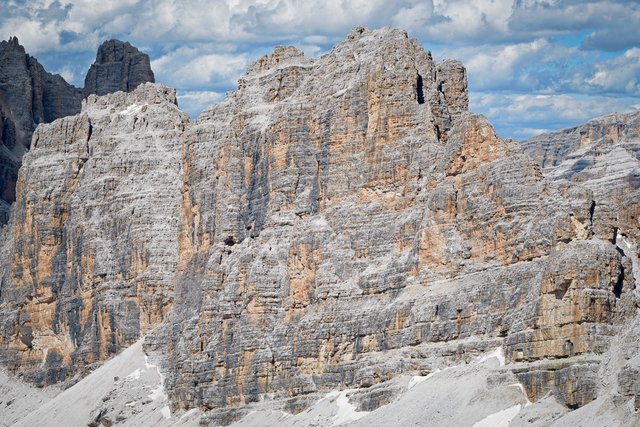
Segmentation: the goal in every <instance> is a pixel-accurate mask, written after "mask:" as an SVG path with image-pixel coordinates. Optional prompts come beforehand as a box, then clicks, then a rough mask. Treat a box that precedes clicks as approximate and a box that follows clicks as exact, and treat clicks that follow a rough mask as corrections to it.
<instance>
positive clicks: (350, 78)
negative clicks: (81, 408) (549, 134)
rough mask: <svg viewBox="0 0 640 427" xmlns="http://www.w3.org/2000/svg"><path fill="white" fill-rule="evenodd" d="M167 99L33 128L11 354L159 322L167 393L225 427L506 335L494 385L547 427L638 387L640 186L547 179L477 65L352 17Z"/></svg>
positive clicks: (13, 361)
mask: <svg viewBox="0 0 640 427" xmlns="http://www.w3.org/2000/svg"><path fill="white" fill-rule="evenodd" d="M173 101H174V98H173V94H172V93H171V91H170V90H168V89H166V88H164V87H163V86H160V85H152V84H146V85H143V86H141V87H139V88H138V89H136V90H135V91H134V92H133V93H131V94H124V93H118V94H115V95H109V96H106V97H103V98H96V97H90V98H89V99H88V100H87V102H86V103H85V105H84V107H83V111H82V113H81V114H80V115H78V116H75V117H69V118H65V119H62V120H59V121H56V122H54V123H52V124H51V125H47V126H42V127H40V128H39V129H38V131H37V132H36V135H35V136H34V144H35V147H34V149H33V150H32V151H31V152H30V153H29V154H28V155H27V156H26V157H25V166H24V167H23V169H22V170H21V171H20V177H19V183H18V192H17V200H18V201H17V207H16V209H15V214H14V216H12V219H11V223H10V224H9V226H8V227H6V228H5V229H4V233H5V241H6V242H7V243H6V244H5V245H4V246H3V247H2V248H1V249H2V252H1V253H0V256H1V257H2V258H1V259H2V262H3V264H2V265H3V276H2V282H1V284H0V292H1V293H0V316H1V317H0V325H4V326H3V328H2V330H1V331H0V332H1V335H0V357H2V363H3V364H5V365H6V366H8V367H9V368H10V369H11V370H12V371H17V372H23V374H24V375H25V377H27V378H29V379H31V380H32V381H35V382H38V383H40V384H49V383H54V382H57V381H62V380H65V379H68V378H70V377H71V376H72V375H73V374H74V373H75V372H85V371H86V370H87V369H89V368H91V367H92V364H93V363H94V362H97V361H100V360H104V359H105V358H108V357H109V356H110V355H112V354H113V353H115V352H117V351H118V350H119V349H121V348H123V347H126V346H127V345H129V344H131V343H133V342H134V341H136V340H137V339H138V337H139V336H140V335H142V334H144V333H145V332H147V331H151V330H152V329H153V331H152V332H151V334H150V335H149V336H148V338H147V339H146V343H145V346H146V347H145V348H146V350H147V351H150V352H154V353H155V354H156V356H157V357H161V358H162V364H161V369H162V371H163V373H164V374H165V375H166V377H165V383H164V384H165V388H166V390H167V393H168V395H169V398H170V400H171V405H172V410H173V411H174V412H175V411H177V412H180V411H183V410H189V409H192V408H199V409H201V410H206V411H208V413H207V415H206V417H205V419H203V421H202V422H203V423H207V422H210V423H212V424H216V425H217V424H226V423H230V422H233V421H236V420H238V419H240V418H242V417H243V416H245V415H246V414H247V413H249V411H250V410H251V409H252V408H253V407H255V406H257V405H259V403H258V402H260V401H263V400H265V399H266V400H269V401H271V402H273V405H272V409H281V410H285V411H287V412H293V413H297V412H300V411H302V410H304V409H305V408H307V407H308V406H309V405H310V404H312V403H314V402H315V401H317V400H318V399H319V398H320V397H322V396H325V395H326V393H327V392H329V391H331V390H334V389H336V388H370V389H369V390H368V391H365V392H363V393H362V394H360V397H358V399H356V400H357V402H356V400H354V402H356V403H357V405H358V407H360V408H361V409H365V410H372V409H375V408H376V407H377V406H380V405H384V404H385V403H386V402H388V400H389V399H391V398H393V396H395V394H394V393H395V391H394V390H393V388H386V387H383V386H381V385H380V384H382V383H384V382H386V381H388V380H390V379H392V378H394V377H396V376H398V375H399V374H402V373H416V372H417V373H422V374H426V373H429V372H432V371H434V370H435V369H437V368H444V367H446V366H448V365H452V364H460V363H467V362H470V361H472V360H474V359H475V358H476V357H477V356H478V355H479V354H481V353H484V352H487V351H490V350H491V349H494V348H496V347H500V346H502V347H503V349H504V356H505V359H506V363H507V364H506V366H505V367H504V369H503V372H502V373H501V374H496V375H497V376H496V377H495V378H493V379H492V380H491V381H493V384H494V385H495V384H501V386H504V387H502V389H504V390H503V391H504V392H505V393H506V389H507V388H508V387H509V384H510V383H509V382H513V381H517V382H518V383H519V384H521V385H522V390H523V391H524V392H525V393H526V396H527V398H528V399H529V400H531V401H537V400H539V399H541V398H543V397H545V396H546V395H547V394H550V395H551V396H553V399H554V402H555V404H554V405H552V410H550V411H551V412H549V413H548V414H547V415H548V417H549V419H553V417H555V416H556V415H557V414H558V413H560V414H564V413H565V412H568V411H569V410H571V409H575V408H583V407H588V406H589V405H593V403H591V402H595V403H597V404H600V403H601V402H603V401H604V400H606V399H613V397H615V399H613V403H612V405H614V407H616V408H621V409H620V410H624V411H627V409H625V408H627V406H629V407H633V405H634V404H635V403H633V401H634V399H636V397H637V381H636V380H635V378H634V375H633V373H634V372H636V369H637V366H638V363H637V361H636V358H634V355H635V354H637V351H638V340H637V339H636V338H637V336H638V333H640V332H639V330H640V328H638V319H639V316H638V314H637V311H638V301H639V300H638V289H637V288H636V283H637V280H636V278H637V277H640V268H639V267H638V261H637V260H638V258H637V255H638V253H637V246H636V243H637V242H638V241H639V239H640V236H639V235H638V231H639V227H638V225H639V224H638V222H637V221H638V219H637V218H638V211H637V209H638V206H639V202H638V201H639V200H640V197H638V193H637V192H636V189H635V188H633V185H632V184H631V183H630V181H629V180H628V179H627V178H626V175H625V174H623V173H620V174H618V173H611V171H612V169H610V168H601V169H600V171H599V172H598V174H597V177H592V178H590V179H588V180H584V181H582V182H577V181H576V180H568V179H564V178H562V179H559V178H557V177H556V175H557V174H559V175H558V176H560V175H562V174H561V173H560V172H559V171H560V169H549V170H547V169H545V174H546V176H545V174H543V172H542V171H541V168H540V167H539V165H538V164H537V163H536V161H534V160H532V159H531V157H529V156H528V155H527V154H525V153H524V152H523V150H522V147H521V146H520V145H518V144H517V143H515V142H513V141H503V140H502V139H500V138H499V137H498V136H497V135H496V133H495V131H494V130H493V128H492V127H491V125H490V124H489V123H488V122H487V120H486V119H485V118H484V117H482V116H477V115H473V114H471V113H470V112H468V111H467V106H468V96H467V92H466V72H465V70H464V68H463V67H462V65H461V64H459V63H457V62H455V61H447V62H444V63H441V64H436V63H435V62H434V61H433V60H432V58H431V55H430V54H429V53H428V52H425V51H424V50H423V49H422V48H421V47H420V46H419V45H418V43H417V42H416V41H414V40H410V39H409V38H408V37H407V35H406V33H403V32H401V31H397V30H392V29H382V30H377V31H369V30H366V29H363V28H357V29H355V30H354V31H353V32H352V33H351V34H350V35H349V36H348V37H347V39H346V40H345V41H344V42H342V43H340V44H339V45H337V46H336V47H335V48H334V49H333V50H332V51H331V52H329V53H328V54H326V55H324V56H323V57H321V58H319V59H308V58H305V57H304V56H303V54H302V53H301V52H300V51H298V50H296V49H295V48H291V47H278V48H276V49H275V51H274V53H273V54H272V55H268V56H265V57H263V58H261V59H259V60H258V61H256V63H255V64H254V65H252V66H251V67H250V68H249V69H248V70H247V72H246V73H245V74H244V76H242V78H241V79H240V81H239V86H238V89H237V90H236V91H234V92H232V93H231V94H230V95H229V96H228V97H227V99H226V100H225V101H224V102H222V103H221V104H218V105H215V106H213V107H211V108H210V109H208V110H206V111H205V112H204V113H203V114H202V115H201V117H200V118H199V119H198V120H197V121H194V122H190V121H189V120H188V118H187V117H186V116H185V115H184V114H182V113H180V112H179V110H178V109H177V107H176V106H175V105H174V102H173ZM620 144H622V142H619V143H617V144H615V146H619V145H620ZM616 149H617V148H615V147H613V148H612V152H613V151H615V150H616ZM570 152H571V150H568V151H567V158H570V157H571V154H570ZM54 164H55V165H56V166H55V167H54ZM59 164H64V165H65V166H64V167H62V168H61V167H60V166H59ZM558 167H560V166H558ZM554 174H556V175H554ZM562 176H564V175H562ZM602 183H606V186H607V187H611V186H612V187H613V188H617V189H619V190H616V191H615V192H613V193H611V192H609V193H607V192H606V191H605V189H604V188H603V187H602V185H603V184H602ZM170 307H171V308H170ZM154 328H155V329H154ZM634 339H635V343H633V344H630V345H624V344H623V343H625V342H627V341H628V340H634ZM45 349H46V350H45ZM634 352H635V353H634ZM479 381H480V380H479ZM487 381H489V380H487ZM505 381H507V382H505ZM501 392H502V391H501ZM612 396H613V397H612ZM518 399H520V401H522V402H524V401H523V400H522V399H523V396H522V395H518ZM607 402H609V400H607ZM625 405H627V406H625ZM558 407H560V408H561V410H560V411H559V412H558V411H557V408H558ZM497 409H498V408H496V410H497ZM625 414H626V412H625ZM627 415H628V414H627ZM627 415H625V416H624V417H623V418H621V419H627V418H625V417H627Z"/></svg>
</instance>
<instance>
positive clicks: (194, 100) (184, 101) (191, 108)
mask: <svg viewBox="0 0 640 427" xmlns="http://www.w3.org/2000/svg"><path fill="white" fill-rule="evenodd" d="M222 99H224V93H220V92H212V91H185V92H182V91H178V105H179V106H180V108H181V109H182V110H183V111H185V112H186V113H187V114H189V115H190V116H191V117H192V118H195V117H197V115H198V114H200V112H201V111H202V110H204V109H205V108H207V107H209V106H211V105H213V104H216V103H218V102H220V101H221V100H222Z"/></svg>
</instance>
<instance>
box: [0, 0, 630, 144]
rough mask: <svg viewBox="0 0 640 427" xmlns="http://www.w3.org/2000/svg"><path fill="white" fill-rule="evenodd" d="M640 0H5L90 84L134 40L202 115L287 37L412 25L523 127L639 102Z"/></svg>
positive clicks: (65, 67) (309, 49)
mask: <svg viewBox="0 0 640 427" xmlns="http://www.w3.org/2000/svg"><path fill="white" fill-rule="evenodd" d="M639 24H640V5H639V4H638V2H636V1H621V0H603V1H596V0H587V1H579V0H474V1H468V0H398V1H388V0H305V1H304V2H303V1H299V0H254V1H248V0H155V1H144V0H110V1H108V2H98V1H94V0H5V1H3V2H2V3H1V4H0V38H2V39H7V38H8V37H9V36H12V35H17V36H18V38H19V40H20V42H21V43H22V44H24V45H25V47H26V49H27V51H28V52H29V53H30V54H32V55H34V56H36V57H37V58H38V59H39V60H40V61H41V62H42V63H43V64H44V65H45V67H47V69H49V70H52V71H54V72H58V73H60V74H61V75H63V76H64V77H65V78H66V79H68V80H70V81H71V82H72V83H74V84H76V85H82V81H81V79H82V78H83V76H84V73H85V71H86V69H87V68H88V66H89V64H90V63H91V62H92V61H93V58H94V55H95V50H96V48H97V46H98V45H99V44H100V43H101V42H102V41H104V40H106V39H109V38H119V39H123V40H128V41H130V42H131V43H133V44H134V45H136V46H137V47H138V48H140V49H141V50H143V51H145V52H147V53H148V54H149V55H150V56H151V59H152V67H153V69H154V72H155V74H156V79H157V80H158V81H161V82H163V83H166V84H168V85H170V86H173V87H176V88H177V89H178V95H179V102H180V104H181V106H182V107H183V108H184V109H185V110H186V111H187V112H189V113H190V114H191V115H193V116H195V115H197V114H198V113H199V111H201V110H202V109H203V108H204V107H206V106H207V105H209V104H210V103H214V102H218V101H219V100H221V99H222V98H223V96H224V95H223V94H224V93H225V92H226V91H229V90H231V89H233V88H234V87H235V85H236V80H237V78H238V77H239V76H240V75H241V74H242V72H243V71H244V69H245V68H246V67H247V65H248V64H250V63H251V62H252V61H253V60H254V59H255V58H257V57H259V56H261V55H263V54H265V53H267V52H269V51H271V50H272V49H273V46H275V45H277V44H291V45H294V46H297V47H299V48H300V49H302V50H303V51H304V52H305V54H307V55H312V56H318V55H321V54H322V53H324V52H326V51H328V50H329V49H330V48H331V46H332V45H333V44H334V43H336V42H338V41H340V40H342V39H343V38H344V37H345V36H346V34H348V33H349V31H350V30H351V28H353V27H354V26H358V25H362V26H367V27H369V28H378V27H382V26H394V27H398V28H402V29H406V30H407V31H408V32H409V35H410V36H412V37H415V38H417V39H418V40H419V41H420V42H421V43H422V44H423V45H424V46H425V48H426V49H428V50H431V51H432V52H433V53H434V56H435V57H436V59H444V58H457V59H460V60H462V61H463V62H464V63H465V65H466V66H467V68H468V71H469V73H468V75H469V89H470V92H471V106H470V108H471V109H472V110H473V111H476V112H480V113H483V114H485V115H487V116H488V117H489V119H490V120H491V121H492V122H493V123H494V125H495V126H496V128H497V130H498V132H499V133H500V134H501V135H502V136H505V137H516V138H523V137H526V136H530V135H533V134H535V133H537V132H539V131H541V130H543V129H544V130H546V129H557V128H558V127H563V126H570V125H574V124H577V123H579V122H582V121H585V120H587V119H589V118H592V117H594V116H596V115H599V114H603V113H607V112H610V111H624V110H628V109H633V108H638V104H639V102H638V100H637V98H636V97H638V96H640V31H638V27H639Z"/></svg>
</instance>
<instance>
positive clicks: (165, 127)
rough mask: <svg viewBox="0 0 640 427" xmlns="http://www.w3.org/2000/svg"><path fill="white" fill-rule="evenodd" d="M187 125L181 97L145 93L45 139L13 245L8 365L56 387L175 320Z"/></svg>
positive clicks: (5, 292)
mask: <svg viewBox="0 0 640 427" xmlns="http://www.w3.org/2000/svg"><path fill="white" fill-rule="evenodd" d="M187 122H188V118H187V116H186V114H184V113H182V112H181V111H179V110H178V108H177V106H176V99H175V91H174V90H170V89H168V88H165V87H163V86H154V85H142V86H139V88H138V89H137V90H136V91H135V92H133V93H130V94H126V93H123V92H117V93H115V94H112V95H109V96H106V97H100V98H98V97H96V96H95V95H90V96H89V98H87V100H86V101H84V102H83V107H82V112H81V114H79V115H76V116H71V117H66V118H63V119H59V120H56V121H54V122H53V123H51V124H46V125H41V126H39V127H38V129H37V130H36V133H35V134H34V137H33V149H32V150H31V151H30V152H29V153H28V154H27V155H26V156H25V158H24V164H23V166H22V168H21V169H20V179H19V182H18V193H19V194H21V195H24V197H21V198H19V199H18V201H17V202H16V206H15V208H14V210H13V215H12V218H11V220H10V223H9V225H8V227H7V228H8V229H9V230H10V231H8V232H7V236H6V237H5V238H6V240H7V241H8V245H9V247H10V249H9V251H8V252H6V253H5V254H4V255H5V258H4V259H5V260H6V263H5V264H3V275H2V279H1V280H2V288H1V289H2V295H1V299H2V303H1V304H2V310H1V313H0V323H1V324H2V335H1V336H0V343H1V345H2V349H1V350H0V357H1V359H2V362H3V364H5V365H6V366H9V367H10V368H11V369H13V370H15V369H20V370H21V371H23V372H24V374H25V377H26V378H27V379H29V380H31V381H33V382H36V383H37V384H51V383H55V382H58V381H62V380H65V379H67V378H69V377H70V376H72V375H73V372H75V371H79V372H82V371H84V370H86V369H88V368H90V367H91V365H92V364H93V363H94V362H96V361H100V360H104V359H106V358H108V357H109V356H110V355H113V354H114V353H116V352H117V351H119V350H120V349H121V348H123V347H126V346H128V345H129V344H131V343H133V342H135V341H136V340H137V339H138V338H139V337H140V334H144V333H145V332H146V331H148V330H149V329H150V328H151V327H152V326H153V325H156V324H158V323H160V321H161V320H162V319H163V318H164V316H165V315H166V313H167V310H168V309H169V304H170V302H171V299H172V294H173V292H172V287H171V286H170V283H171V279H172V276H173V272H174V270H175V269H176V264H177V262H178V255H179V254H178V246H177V233H176V230H177V229H178V225H179V212H180V210H179V208H180V182H181V177H180V167H181V165H180V158H181V154H180V153H181V148H182V142H181V138H182V134H183V132H184V130H185V126H186V123H187ZM107 211H108V212H109V214H106V215H105V214H104V213H105V212H107Z"/></svg>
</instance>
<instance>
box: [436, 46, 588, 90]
mask: <svg viewBox="0 0 640 427" xmlns="http://www.w3.org/2000/svg"><path fill="white" fill-rule="evenodd" d="M445 55H446V56H447V57H453V58H457V59H459V60H461V61H462V62H463V64H465V66H466V67H467V71H468V73H467V74H468V76H469V81H470V88H471V90H475V91H486V90H500V89H509V90H512V91H518V90H520V91H523V90H535V91H542V90H548V89H550V88H553V87H555V86H557V85H558V84H559V83H560V82H559V80H560V79H564V78H565V74H564V72H563V70H561V72H560V74H559V75H558V74H557V72H556V71H557V70H556V68H555V67H554V63H555V62H556V61H561V62H563V63H564V62H566V60H565V58H577V57H579V56H581V55H582V53H581V52H579V51H578V48H570V47H566V46H563V45H560V44H557V43H552V42H550V41H549V40H546V39H536V40H533V41H531V42H527V43H517V44H509V45H480V46H474V47H464V48H458V49H454V50H448V51H446V52H436V57H443V56H445Z"/></svg>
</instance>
